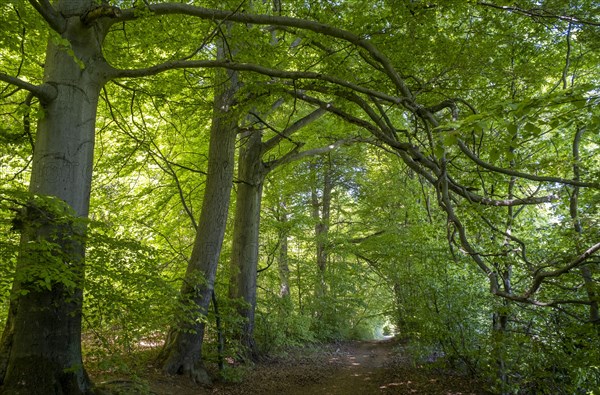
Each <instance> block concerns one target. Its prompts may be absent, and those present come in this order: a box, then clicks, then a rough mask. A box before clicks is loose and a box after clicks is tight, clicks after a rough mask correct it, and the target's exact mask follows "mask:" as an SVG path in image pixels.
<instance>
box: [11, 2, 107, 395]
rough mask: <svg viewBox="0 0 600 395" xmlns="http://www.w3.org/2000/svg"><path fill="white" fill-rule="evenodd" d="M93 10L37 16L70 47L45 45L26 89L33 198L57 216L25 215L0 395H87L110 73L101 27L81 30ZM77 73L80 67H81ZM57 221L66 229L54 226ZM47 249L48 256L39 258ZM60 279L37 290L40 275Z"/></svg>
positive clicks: (72, 8)
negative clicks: (96, 162)
mask: <svg viewBox="0 0 600 395" xmlns="http://www.w3.org/2000/svg"><path fill="white" fill-rule="evenodd" d="M93 3H94V2H93V1H92V0H80V1H77V2H73V1H67V0H60V1H56V2H55V9H53V8H51V7H50V6H49V3H48V5H41V6H39V9H38V11H39V12H40V13H41V14H42V15H43V16H44V17H45V19H46V21H47V22H48V23H49V25H50V26H51V27H52V28H54V29H56V30H58V31H59V32H60V33H61V35H62V37H63V38H64V39H66V40H68V42H69V43H70V49H71V50H72V51H73V54H74V55H71V54H69V53H67V50H66V48H65V47H61V46H57V45H55V44H54V43H52V41H50V42H49V44H48V47H47V50H46V60H45V65H44V79H43V81H44V84H43V85H42V86H40V87H37V89H31V92H32V93H33V94H34V95H37V96H38V97H39V98H40V102H41V105H42V109H43V111H44V116H43V117H42V118H41V119H40V120H39V122H38V125H37V137H36V143H35V151H34V154H33V165H32V174H31V180H30V184H29V191H30V192H31V193H32V194H36V195H43V196H47V197H50V198H54V201H55V204H52V206H53V207H55V208H54V209H50V208H49V207H48V206H46V205H44V204H40V203H39V200H35V199H32V201H31V202H30V203H28V204H27V205H26V207H25V208H24V209H23V212H22V218H21V222H22V224H23V226H22V228H21V229H20V230H21V235H22V236H21V244H20V245H21V251H20V255H19V259H18V263H17V269H16V274H15V282H14V284H13V292H12V298H11V303H10V308H9V315H8V320H7V324H6V327H5V329H4V332H3V335H2V344H1V346H0V384H2V387H1V388H0V393H3V394H11V395H12V394H28V395H31V394H88V393H92V392H93V388H92V384H91V381H90V380H89V378H88V376H87V374H86V372H85V370H84V368H83V362H82V356H81V306H82V302H83V291H82V288H83V280H84V251H85V242H84V237H85V223H84V221H79V220H78V219H81V218H86V217H87V215H88V211H89V198H90V189H91V180H92V163H93V153H94V132H95V119H96V107H97V102H98V95H99V91H100V89H101V87H102V85H103V84H104V83H105V82H106V80H107V78H108V76H107V68H106V63H105V61H104V58H103V56H102V51H101V45H102V41H103V39H104V37H105V35H106V26H105V25H103V24H102V23H101V22H99V21H94V20H92V19H88V20H87V21H88V22H89V24H85V23H84V22H82V20H85V18H83V16H84V15H86V13H87V11H88V10H90V8H91V7H92V5H93ZM80 65H81V66H80ZM58 217H64V218H67V219H63V220H60V221H59V220H58ZM48 242H50V243H56V247H55V248H54V249H51V250H50V251H46V252H44V251H41V250H40V247H41V246H44V245H45V246H47V245H48V244H47V243H48ZM53 265H54V266H55V267H54V269H56V270H58V271H64V272H65V273H66V274H65V275H66V276H67V275H68V276H69V279H71V280H73V282H74V285H72V284H71V285H69V286H67V285H65V283H64V282H63V281H61V279H60V278H52V279H50V280H49V283H48V287H43V286H40V285H39V281H40V280H45V279H42V278H41V277H40V274H39V273H40V269H41V268H47V269H48V270H52V266H53Z"/></svg>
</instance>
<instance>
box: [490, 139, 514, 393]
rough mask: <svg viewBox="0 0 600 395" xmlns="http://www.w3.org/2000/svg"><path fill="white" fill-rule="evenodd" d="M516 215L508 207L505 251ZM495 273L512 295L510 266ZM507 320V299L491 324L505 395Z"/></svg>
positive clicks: (510, 191) (511, 185)
mask: <svg viewBox="0 0 600 395" xmlns="http://www.w3.org/2000/svg"><path fill="white" fill-rule="evenodd" d="M510 150H511V152H512V151H514V149H513V148H510ZM510 164H511V167H513V166H514V161H511V163H510ZM516 181H517V180H516V178H515V177H511V179H510V180H509V182H508V197H509V199H512V197H513V196H514V188H515V184H516ZM515 216H516V213H515V210H514V208H513V207H512V206H509V207H508V211H507V215H506V235H507V236H506V237H505V238H504V243H503V245H504V248H505V249H506V250H507V251H510V250H511V247H510V245H511V243H512V240H511V239H510V235H511V234H512V228H513V223H514V219H515ZM496 271H497V272H498V273H499V274H500V276H501V278H502V286H503V289H504V292H506V293H508V294H510V293H512V284H511V282H512V266H511V265H510V264H506V265H504V267H500V266H499V265H497V266H496ZM509 318H510V301H509V300H507V299H503V300H502V307H501V308H500V309H498V310H497V311H495V312H494V313H493V322H492V331H493V336H494V354H495V358H496V376H497V379H498V380H499V382H500V387H501V393H502V394H507V393H508V391H509V390H508V388H509V384H510V383H509V379H508V367H507V362H506V359H505V343H506V336H507V331H508V329H509V328H508V326H509Z"/></svg>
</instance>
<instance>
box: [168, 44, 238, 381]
mask: <svg viewBox="0 0 600 395" xmlns="http://www.w3.org/2000/svg"><path fill="white" fill-rule="evenodd" d="M223 47H224V45H223V44H221V45H219V54H220V55H219V56H220V57H221V58H223V53H224V52H223V50H224V48H223ZM216 74H217V75H216V84H215V85H216V88H215V97H214V103H213V120H212V125H211V130H210V144H209V152H208V174H207V178H206V189H205V191H204V200H203V202H202V211H201V213H200V220H199V222H198V228H197V230H196V239H195V241H194V247H193V250H192V255H191V257H190V261H189V263H188V267H187V270H186V274H185V278H184V281H183V285H182V287H181V299H182V302H183V303H184V304H186V305H187V306H188V308H189V310H187V309H186V313H185V314H182V316H181V317H177V318H176V322H177V324H175V325H174V326H173V327H172V328H171V330H170V332H169V335H168V336H167V340H166V342H165V346H164V348H163V350H162V352H161V356H160V357H159V358H160V359H162V360H163V370H164V371H165V372H166V373H168V374H185V375H188V376H190V377H191V378H192V379H193V380H194V381H196V382H197V383H200V384H206V385H207V384H210V381H211V380H210V378H209V376H208V374H207V373H206V370H205V369H204V365H203V363H202V342H203V339H204V329H205V320H206V314H207V312H208V307H209V305H210V300H211V293H212V291H213V289H214V282H215V276H216V271H217V264H218V261H219V255H220V253H221V247H222V244H223V238H224V235H225V226H226V223H227V213H228V211H229V200H230V194H231V186H232V182H233V168H234V160H235V139H236V134H237V121H238V117H237V114H236V113H235V111H234V110H233V109H232V108H231V106H232V104H233V101H234V95H235V93H236V91H237V88H238V83H237V76H236V74H235V73H234V72H229V71H222V70H217V71H216Z"/></svg>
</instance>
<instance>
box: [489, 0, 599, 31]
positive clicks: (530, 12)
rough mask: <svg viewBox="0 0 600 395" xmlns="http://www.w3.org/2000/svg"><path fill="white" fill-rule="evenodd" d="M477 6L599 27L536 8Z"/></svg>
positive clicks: (593, 23) (582, 20) (494, 5)
mask: <svg viewBox="0 0 600 395" xmlns="http://www.w3.org/2000/svg"><path fill="white" fill-rule="evenodd" d="M477 4H478V5H482V6H486V7H491V8H495V9H498V10H502V11H509V12H516V13H518V14H521V15H526V16H529V17H533V18H546V19H559V20H561V21H566V22H570V23H573V24H577V25H590V26H600V22H594V21H589V20H585V19H580V18H578V17H576V16H573V15H558V14H552V13H550V12H548V11H546V10H543V9H540V8H536V9H530V10H527V9H525V8H521V7H512V6H501V5H497V4H492V3H487V2H485V1H480V2H478V3H477Z"/></svg>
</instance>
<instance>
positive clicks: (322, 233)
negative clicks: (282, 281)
mask: <svg viewBox="0 0 600 395" xmlns="http://www.w3.org/2000/svg"><path fill="white" fill-rule="evenodd" d="M332 190H333V179H332V174H331V165H330V164H329V163H327V164H326V165H325V166H324V167H323V191H322V195H321V201H319V196H318V193H317V186H316V185H313V189H312V190H311V200H312V210H313V211H312V216H313V219H314V220H315V239H316V250H317V251H316V252H317V281H316V284H315V297H316V298H319V297H322V296H324V295H325V293H326V292H327V284H326V282H325V272H326V270H327V260H328V256H329V249H328V246H327V239H328V237H329V219H330V218H329V217H330V213H331V192H332Z"/></svg>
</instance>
